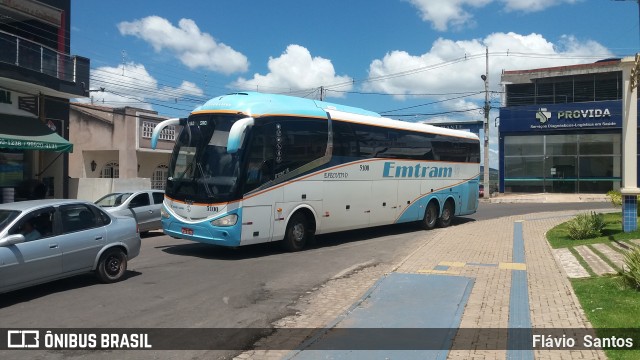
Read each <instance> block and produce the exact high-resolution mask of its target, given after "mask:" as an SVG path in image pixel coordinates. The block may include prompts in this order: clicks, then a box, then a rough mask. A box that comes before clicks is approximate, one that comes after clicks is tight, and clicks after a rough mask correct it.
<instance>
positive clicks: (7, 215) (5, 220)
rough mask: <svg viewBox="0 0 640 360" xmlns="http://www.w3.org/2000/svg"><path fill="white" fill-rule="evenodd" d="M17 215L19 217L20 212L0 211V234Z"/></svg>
mask: <svg viewBox="0 0 640 360" xmlns="http://www.w3.org/2000/svg"><path fill="white" fill-rule="evenodd" d="M18 215H20V211H17V210H0V232H2V231H4V229H5V228H6V227H7V225H9V224H11V222H12V221H13V219H15V218H17V217H18Z"/></svg>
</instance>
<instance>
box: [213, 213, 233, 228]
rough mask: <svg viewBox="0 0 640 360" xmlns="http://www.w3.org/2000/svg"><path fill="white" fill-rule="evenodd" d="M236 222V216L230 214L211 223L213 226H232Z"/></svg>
mask: <svg viewBox="0 0 640 360" xmlns="http://www.w3.org/2000/svg"><path fill="white" fill-rule="evenodd" d="M237 222H238V215H236V214H231V215H227V216H223V217H221V218H219V219H215V220H213V221H211V225H213V226H233V225H235V224H236V223H237Z"/></svg>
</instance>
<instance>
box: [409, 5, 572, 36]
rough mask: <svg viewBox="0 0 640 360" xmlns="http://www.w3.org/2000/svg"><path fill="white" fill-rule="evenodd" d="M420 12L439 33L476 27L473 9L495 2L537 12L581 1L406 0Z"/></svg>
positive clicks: (522, 10)
mask: <svg viewBox="0 0 640 360" xmlns="http://www.w3.org/2000/svg"><path fill="white" fill-rule="evenodd" d="M406 1H409V2H410V3H411V4H412V5H413V6H415V7H416V8H417V9H418V11H419V12H420V16H421V18H422V20H424V21H427V22H430V23H431V26H432V27H433V28H434V29H436V30H438V31H445V30H447V29H448V28H449V27H454V28H460V27H464V26H466V27H470V26H474V25H475V20H474V18H473V14H471V13H470V12H469V9H471V8H482V7H485V6H487V5H489V4H491V3H493V2H499V3H502V5H503V6H504V10H505V11H521V12H535V11H541V10H544V9H547V8H549V7H552V6H555V5H559V4H562V3H569V4H572V3H575V2H577V1H579V0H447V1H436V0H406Z"/></svg>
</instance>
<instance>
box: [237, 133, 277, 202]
mask: <svg viewBox="0 0 640 360" xmlns="http://www.w3.org/2000/svg"><path fill="white" fill-rule="evenodd" d="M251 132H252V134H251V140H250V144H249V147H248V156H247V173H246V176H245V184H244V189H243V191H244V192H245V193H246V192H249V191H251V190H254V189H256V188H258V187H259V186H260V185H262V184H264V183H266V182H267V181H269V180H271V179H273V161H274V159H275V148H276V140H275V137H274V134H275V124H273V123H268V124H264V125H260V126H254V127H253V129H252V130H251Z"/></svg>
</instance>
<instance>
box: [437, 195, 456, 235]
mask: <svg viewBox="0 0 640 360" xmlns="http://www.w3.org/2000/svg"><path fill="white" fill-rule="evenodd" d="M454 211H455V209H454V208H453V201H451V200H447V201H446V202H445V203H444V207H443V208H442V216H440V217H439V218H438V226H440V227H443V228H446V227H447V226H449V225H451V219H453V214H454Z"/></svg>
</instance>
